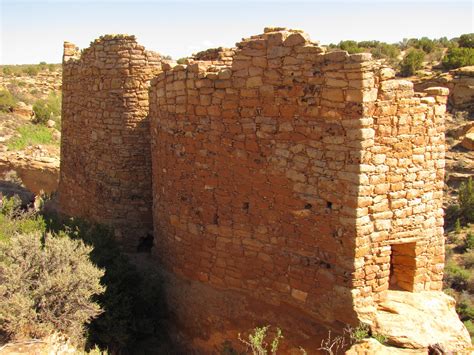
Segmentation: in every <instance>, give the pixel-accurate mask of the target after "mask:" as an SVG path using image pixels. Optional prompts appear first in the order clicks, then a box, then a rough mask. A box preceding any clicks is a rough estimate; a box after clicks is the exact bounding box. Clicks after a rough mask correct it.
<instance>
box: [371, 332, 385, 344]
mask: <svg viewBox="0 0 474 355" xmlns="http://www.w3.org/2000/svg"><path fill="white" fill-rule="evenodd" d="M372 338H374V339H375V340H377V341H378V342H379V343H380V344H385V343H386V342H387V337H386V336H385V335H382V334H372Z"/></svg>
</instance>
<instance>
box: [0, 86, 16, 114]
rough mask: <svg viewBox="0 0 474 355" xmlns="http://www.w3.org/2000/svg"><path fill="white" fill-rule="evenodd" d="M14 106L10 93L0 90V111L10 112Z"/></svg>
mask: <svg viewBox="0 0 474 355" xmlns="http://www.w3.org/2000/svg"><path fill="white" fill-rule="evenodd" d="M15 104H16V99H15V97H14V96H13V95H12V93H11V92H10V91H8V90H6V89H3V90H0V111H2V112H10V111H11V109H12V107H13V106H15Z"/></svg>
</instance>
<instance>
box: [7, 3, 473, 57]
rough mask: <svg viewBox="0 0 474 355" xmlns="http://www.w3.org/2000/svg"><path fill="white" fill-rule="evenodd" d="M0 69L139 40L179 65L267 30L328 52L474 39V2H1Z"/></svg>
mask: <svg viewBox="0 0 474 355" xmlns="http://www.w3.org/2000/svg"><path fill="white" fill-rule="evenodd" d="M0 14H1V17H0V18H1V23H0V31H1V41H0V63H1V64H20V63H39V62H40V61H46V62H48V63H59V62H60V61H61V56H62V43H63V41H65V40H67V41H70V42H73V43H75V44H77V45H78V46H79V47H81V48H84V47H87V46H88V45H89V43H90V42H91V41H92V40H93V39H95V38H97V37H99V36H100V35H102V34H106V33H128V34H135V35H136V36H137V38H138V41H139V42H140V43H141V44H143V45H145V46H146V48H147V49H150V50H155V51H158V52H160V53H162V54H169V55H171V56H173V57H174V58H180V57H183V56H186V55H190V54H191V53H193V52H196V51H199V50H203V49H206V48H210V47H216V46H220V45H222V46H233V45H234V44H235V42H237V41H239V40H240V39H241V38H242V37H248V36H250V35H253V34H257V33H261V32H262V31H263V28H264V27H266V26H283V27H290V28H300V29H303V30H305V31H306V32H308V33H309V34H310V36H311V38H312V39H313V40H318V41H320V42H321V43H322V44H327V43H330V42H339V41H340V40H344V39H355V40H371V39H377V40H382V41H387V42H398V41H399V40H401V39H402V38H409V37H422V36H428V37H430V38H438V37H442V36H447V37H448V38H452V37H457V36H459V35H460V34H462V33H469V32H474V29H473V27H474V25H473V21H474V14H473V2H472V1H456V0H451V1H449V0H445V1H442V0H437V1H429V0H413V1H408V0H406V1H405V0H404V1H393V0H392V1H384V0H378V1H376V0H372V1H358V0H352V1H349V0H346V1H327V0H326V1H318V0H313V1H310V0H306V1H290V0H287V1H282V0H280V1H271V0H260V1H248V0H247V1H246V0H241V1H232V0H220V1H217V0H216V1H197V0H194V1H192V0H181V1H160V0H154V1H152V0H145V1H143V0H142V1H131V0H128V1H127V0H102V1H81V0H37V1H33V0H23V1H22V0H16V1H15V0H0Z"/></svg>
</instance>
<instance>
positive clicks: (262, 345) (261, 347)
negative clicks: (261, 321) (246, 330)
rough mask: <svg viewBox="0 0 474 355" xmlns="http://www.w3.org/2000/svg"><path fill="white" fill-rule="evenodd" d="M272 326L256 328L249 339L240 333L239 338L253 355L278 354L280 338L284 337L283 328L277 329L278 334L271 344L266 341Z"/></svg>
mask: <svg viewBox="0 0 474 355" xmlns="http://www.w3.org/2000/svg"><path fill="white" fill-rule="evenodd" d="M268 328H270V326H268V325H267V326H264V327H261V328H260V327H257V328H255V329H254V333H253V334H249V336H248V340H245V339H242V338H241V337H240V334H239V340H240V341H241V342H242V343H244V344H245V345H246V346H247V347H248V348H249V349H250V350H251V351H252V354H253V355H267V354H276V352H277V350H278V346H279V344H280V340H281V339H282V338H283V335H282V334H281V330H280V329H279V328H277V329H276V335H275V336H274V337H273V340H272V342H271V343H270V344H268V343H267V342H266V340H265V339H266V337H267V331H268Z"/></svg>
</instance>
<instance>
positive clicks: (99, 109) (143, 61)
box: [59, 35, 161, 248]
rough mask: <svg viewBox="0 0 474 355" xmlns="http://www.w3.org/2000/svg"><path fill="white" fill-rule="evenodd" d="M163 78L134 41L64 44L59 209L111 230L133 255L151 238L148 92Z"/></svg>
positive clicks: (111, 38)
mask: <svg viewBox="0 0 474 355" xmlns="http://www.w3.org/2000/svg"><path fill="white" fill-rule="evenodd" d="M160 71H161V61H160V56H159V55H158V54H156V53H153V52H149V51H146V50H145V48H144V47H143V46H140V45H139V44H137V42H136V40H135V37H134V36H127V35H108V36H103V37H101V38H99V39H97V40H95V41H94V42H92V43H91V46H90V47H89V48H87V49H84V50H83V51H82V52H79V51H78V49H77V48H76V46H75V45H73V44H72V43H67V42H66V43H65V44H64V57H63V108H62V138H61V175H60V183H59V203H60V209H61V212H62V213H64V214H66V215H70V216H77V217H83V218H86V219H88V220H91V221H94V222H100V223H103V224H106V225H110V226H112V227H113V228H114V230H115V235H116V237H117V239H119V240H121V241H122V242H123V245H124V246H126V247H128V248H134V247H136V246H137V245H138V244H139V242H140V238H143V237H146V235H147V233H150V232H151V231H152V213H151V211H152V194H151V162H150V134H149V122H148V117H147V115H148V86H149V81H150V79H151V78H152V77H153V76H154V75H155V74H156V73H158V72H160Z"/></svg>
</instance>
